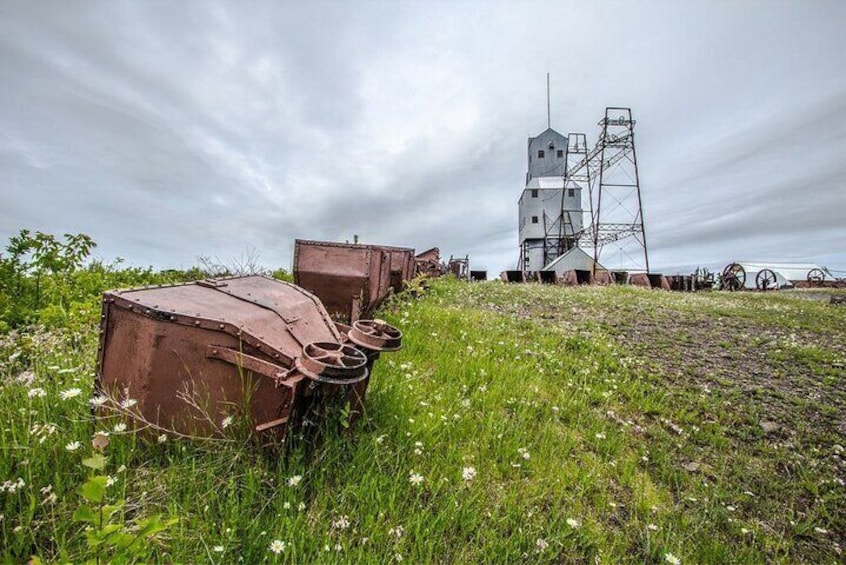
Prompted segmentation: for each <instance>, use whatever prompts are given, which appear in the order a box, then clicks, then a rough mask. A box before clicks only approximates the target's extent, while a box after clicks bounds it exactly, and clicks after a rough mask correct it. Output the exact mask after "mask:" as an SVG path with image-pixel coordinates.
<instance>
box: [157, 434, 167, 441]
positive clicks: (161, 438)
mask: <svg viewBox="0 0 846 565" xmlns="http://www.w3.org/2000/svg"><path fill="white" fill-rule="evenodd" d="M158 441H159V443H164V442H166V441H167V434H162V435H160V436H159V439H158Z"/></svg>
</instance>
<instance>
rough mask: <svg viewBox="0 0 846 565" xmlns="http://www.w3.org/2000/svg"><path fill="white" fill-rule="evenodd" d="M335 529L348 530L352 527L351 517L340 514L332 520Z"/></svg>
mask: <svg viewBox="0 0 846 565" xmlns="http://www.w3.org/2000/svg"><path fill="white" fill-rule="evenodd" d="M331 526H332V529H333V530H346V529H347V528H349V527H350V519H349V518H348V517H347V516H340V517H338V519H337V520H332V523H331Z"/></svg>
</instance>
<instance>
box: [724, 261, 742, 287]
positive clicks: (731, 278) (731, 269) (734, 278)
mask: <svg viewBox="0 0 846 565" xmlns="http://www.w3.org/2000/svg"><path fill="white" fill-rule="evenodd" d="M745 284H746V269H744V268H743V265H740V264H738V263H732V264H731V265H729V266H728V267H726V268H725V269H724V270H723V288H724V289H726V290H730V291H732V292H734V291H736V290H740V289H742V288H743V287H744V285H745Z"/></svg>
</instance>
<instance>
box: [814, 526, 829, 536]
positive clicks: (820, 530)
mask: <svg viewBox="0 0 846 565" xmlns="http://www.w3.org/2000/svg"><path fill="white" fill-rule="evenodd" d="M814 531H815V532H817V533H818V534H827V533H828V530H826V529H825V528H819V527H816V526H814Z"/></svg>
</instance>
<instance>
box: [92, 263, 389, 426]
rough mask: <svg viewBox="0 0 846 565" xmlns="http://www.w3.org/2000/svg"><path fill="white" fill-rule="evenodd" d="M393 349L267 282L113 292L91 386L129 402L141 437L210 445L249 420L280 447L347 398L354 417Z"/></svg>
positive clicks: (304, 295) (369, 327) (378, 334)
mask: <svg viewBox="0 0 846 565" xmlns="http://www.w3.org/2000/svg"><path fill="white" fill-rule="evenodd" d="M401 340H402V334H401V333H400V332H399V330H397V329H396V328H393V327H391V326H388V325H387V324H385V323H384V322H377V321H372V320H368V321H364V320H360V321H358V322H357V323H356V324H354V325H353V326H352V327H350V326H342V325H338V324H336V323H335V322H333V321H332V320H331V318H330V317H329V313H328V312H327V311H326V309H325V308H324V307H323V305H322V304H321V303H320V300H318V298H317V297H316V296H314V295H313V294H311V293H309V292H307V291H305V290H303V289H302V288H299V287H297V286H295V285H293V284H289V283H285V282H282V281H278V280H275V279H271V278H268V277H263V276H248V277H235V278H227V279H217V280H207V281H198V282H195V283H188V284H182V285H173V286H162V287H148V288H140V289H131V290H123V291H112V292H107V293H105V294H104V297H103V315H102V322H101V333H100V350H99V359H98V371H97V387H98V389H99V390H100V391H102V392H103V393H104V394H106V396H108V397H110V398H112V399H114V400H115V401H118V402H119V401H121V400H123V401H126V400H127V399H132V400H134V401H135V402H134V403H131V404H132V406H131V409H130V412H131V415H132V416H133V417H134V418H135V420H136V422H137V423H138V424H139V426H140V427H146V426H150V427H153V428H154V429H166V430H172V431H174V432H177V433H181V434H188V435H198V436H214V435H219V434H220V433H222V427H223V426H222V424H221V422H222V421H223V419H224V418H227V417H228V416H233V417H235V418H237V417H239V416H245V417H246V418H247V419H248V421H249V423H250V425H251V427H252V428H253V429H254V430H255V431H256V432H266V433H273V434H274V435H280V434H281V435H282V436H284V435H285V433H286V431H287V430H288V429H289V428H292V427H297V426H298V425H299V424H300V422H301V421H302V419H303V418H304V417H306V416H307V413H308V412H309V410H310V409H311V408H313V407H314V406H315V404H316V403H317V404H319V403H320V402H321V401H322V400H321V399H326V398H329V397H336V398H337V397H340V398H343V399H345V400H346V401H347V402H349V403H350V406H351V407H352V408H353V410H352V411H353V414H351V417H353V418H354V417H355V416H356V415H357V413H360V412H361V406H362V402H363V398H364V394H365V391H366V388H367V382H368V380H369V375H370V368H371V367H372V364H373V362H374V361H375V360H376V358H378V356H379V352H380V351H393V350H396V349H399V347H400V346H401ZM125 403H126V402H125Z"/></svg>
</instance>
